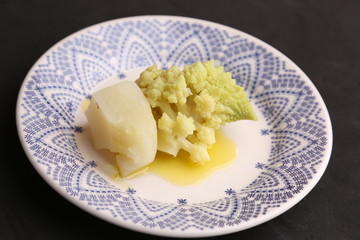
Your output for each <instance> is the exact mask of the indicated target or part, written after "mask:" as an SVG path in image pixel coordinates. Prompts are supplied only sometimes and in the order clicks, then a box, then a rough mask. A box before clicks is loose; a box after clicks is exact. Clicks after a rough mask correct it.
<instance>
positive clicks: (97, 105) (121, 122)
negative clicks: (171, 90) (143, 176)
mask: <svg viewBox="0 0 360 240" xmlns="http://www.w3.org/2000/svg"><path fill="white" fill-rule="evenodd" d="M85 114H86V117H87V119H88V122H89V125H90V128H91V132H92V136H93V142H94V145H95V147H96V148H97V149H108V150H110V151H111V152H114V153H117V157H116V160H117V165H118V167H119V170H120V173H121V175H122V176H123V177H124V176H126V175H128V174H130V173H132V172H134V171H136V170H138V169H140V168H142V167H144V166H146V165H148V164H149V163H150V162H152V161H153V160H154V158H155V154H156V149H157V128H156V122H155V120H154V117H153V115H152V113H151V108H150V105H149V103H148V101H147V100H146V98H145V97H144V95H143V94H142V92H141V90H140V89H139V87H138V86H137V85H136V84H135V83H134V82H129V81H125V82H120V83H118V84H115V85H113V86H111V87H107V88H104V89H102V90H100V91H98V92H95V93H94V94H93V96H92V99H91V102H90V104H89V107H88V109H87V110H86V112H85Z"/></svg>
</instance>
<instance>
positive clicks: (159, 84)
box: [136, 60, 257, 164]
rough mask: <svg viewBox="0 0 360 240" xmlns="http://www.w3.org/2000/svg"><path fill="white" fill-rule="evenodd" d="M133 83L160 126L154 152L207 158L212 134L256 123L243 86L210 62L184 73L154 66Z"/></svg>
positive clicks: (198, 160)
mask: <svg viewBox="0 0 360 240" xmlns="http://www.w3.org/2000/svg"><path fill="white" fill-rule="evenodd" d="M136 83H137V84H138V86H139V87H140V88H141V90H142V92H143V93H144V95H145V97H146V98H147V100H148V102H149V103H150V105H151V107H152V111H153V115H154V118H155V120H156V121H157V126H158V150H159V151H162V152H166V153H169V154H171V155H173V156H176V155H177V153H178V151H179V150H180V149H183V150H185V151H187V152H188V153H189V154H190V159H191V160H192V161H193V162H195V163H200V164H202V163H204V162H205V161H208V160H210V157H209V155H208V152H207V150H208V148H210V147H211V146H212V145H213V144H214V143H215V130H216V129H218V128H220V127H221V126H222V125H224V124H225V123H229V122H234V121H237V120H243V119H247V120H257V117H256V114H255V112H254V110H253V108H252V107H251V104H250V100H249V99H248V97H247V96H246V92H245V91H244V89H243V88H242V87H240V86H239V85H237V84H236V81H235V80H234V79H232V77H231V73H228V72H224V68H223V67H215V66H214V61H213V60H211V61H208V62H204V63H201V62H197V63H194V64H192V65H189V66H185V67H184V69H183V70H181V69H179V68H178V67H175V66H173V67H171V68H169V69H168V70H160V69H158V68H157V67H156V66H155V65H154V66H152V67H149V68H147V69H146V70H145V71H144V72H143V73H141V75H140V78H139V79H138V80H136Z"/></svg>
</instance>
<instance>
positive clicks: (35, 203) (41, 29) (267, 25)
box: [0, 0, 360, 240]
mask: <svg viewBox="0 0 360 240" xmlns="http://www.w3.org/2000/svg"><path fill="white" fill-rule="evenodd" d="M148 14H163V15H179V16H188V17H195V18H200V19H206V20H210V21H213V22H217V23H221V24H224V25H228V26H231V27H233V28H236V29H239V30H242V31H244V32H247V33H249V34H251V35H253V36H255V37H257V38H260V39H261V40H263V41H265V42H267V43H269V44H270V45H272V46H273V47H275V48H277V49H278V50H280V51H281V52H282V53H284V54H285V55H286V56H288V57H289V58H290V59H291V60H293V61H294V62H295V63H296V64H297V65H298V66H299V67H300V68H301V69H302V70H303V71H304V72H305V73H306V74H307V75H308V76H309V77H310V79H311V80H312V81H313V82H314V84H315V86H316V87H317V88H318V90H319V92H320V93H321V95H322V96H323V98H324V100H325V103H326V105H327V107H328V110H329V112H330V116H331V119H332V124H333V130H334V147H333V153H332V156H331V160H330V163H329V166H328V168H327V170H326V172H325V174H324V176H323V177H322V179H321V180H320V182H319V183H318V185H317V186H316V187H315V188H314V189H313V190H312V191H311V192H310V194H309V195H307V196H306V197H305V198H304V199H303V200H302V201H301V202H300V203H298V204H297V205H295V207H293V208H292V209H290V210H289V211H287V212H286V213H284V214H282V215H280V216H279V217H277V218H275V219H273V220H271V221H269V222H267V223H264V224H262V225H259V226H257V227H254V228H251V229H248V230H245V231H242V232H238V233H234V234H230V235H226V236H222V237H217V239H229V240H230V239H247V240H251V239H262V240H264V239H286V240H289V239H290V240H291V239H327V240H335V239H346V240H348V239H360V220H359V219H360V210H359V207H360V193H359V189H360V187H359V181H360V176H359V175H360V163H359V162H360V143H359V141H360V110H359V107H360V104H359V103H360V86H359V85H360V77H359V76H360V61H359V59H360V1H358V0H338V1H335V0H332V1H326V0H322V1H319V0H316V1H311V0H306V1H305V0H303V1H301V0H298V1H296V0H281V1H280V0H279V1H269V0H264V1H261V0H253V1H229V0H217V1H201V0H192V1H181V0H176V1H172V0H167V1H165V0H164V1H157V0H152V1H138V0H131V1H121V0H112V1H101V0H87V1H76V0H74V1H66V0H62V1H51V0H32V1H25V0H23V1H21V0H0V81H1V85H0V88H1V93H0V104H1V105H0V127H1V130H0V134H1V135H0V141H1V142H0V149H1V155H0V156H1V161H0V240H10V239H16V240H24V239H26V240H32V239H36V240H57V239H67V240H71V239H87V240H92V239H96V240H98V239H119V238H120V239H124V234H127V238H129V239H130V238H131V239H159V237H155V236H148V235H144V234H140V233H135V232H131V231H128V230H125V229H123V228H120V227H117V226H114V225H111V224H109V223H107V222H104V221H102V220H99V219H97V218H96V217H93V216H91V215H89V214H88V213H86V212H83V211H82V210H80V209H78V208H77V207H75V206H74V205H72V204H71V203H69V202H68V201H67V200H65V199H64V198H62V197H61V196H60V195H58V194H57V193H56V192H55V191H54V190H53V189H51V188H50V187H49V186H48V185H47V184H46V183H45V182H44V180H42V178H41V177H40V176H39V175H38V174H37V172H36V171H35V170H34V168H33V167H32V166H31V164H30V162H29V161H28V159H27V157H26V156H25V154H24V152H23V150H22V147H21V146H20V143H19V140H18V135H17V131H16V122H15V104H16V98H17V93H18V91H19V88H20V85H21V83H22V81H23V79H24V77H25V75H26V73H27V72H28V71H29V69H30V68H31V66H32V65H33V64H34V62H35V61H36V60H37V59H38V58H39V57H40V56H41V55H42V54H43V53H44V52H45V51H46V50H47V49H49V48H50V47H51V46H52V45H53V44H55V43H56V42H58V41H59V40H61V39H62V38H64V37H66V36H68V35H69V34H71V33H73V32H75V31H77V30H80V29H82V28H84V27H87V26H90V25H93V24H96V23H99V22H102V21H105V20H110V19H115V18H121V17H127V16H136V15H148ZM69 216H70V217H69Z"/></svg>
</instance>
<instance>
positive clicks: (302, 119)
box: [18, 17, 331, 231]
mask: <svg viewBox="0 0 360 240" xmlns="http://www.w3.org/2000/svg"><path fill="white" fill-rule="evenodd" d="M209 59H215V61H216V63H218V64H221V65H223V66H224V67H225V70H226V71H230V72H232V74H233V78H235V79H236V81H237V82H238V84H240V85H242V86H243V87H244V88H245V89H246V91H247V92H248V94H249V97H250V98H251V101H252V102H253V104H255V105H256V106H257V108H258V109H259V110H260V112H261V114H262V115H263V117H264V118H265V119H266V122H267V128H266V129H262V130H261V132H259V133H258V134H261V135H262V136H264V137H270V138H271V150H270V155H269V157H268V160H267V161H266V162H261V163H260V162H259V163H257V164H256V165H255V166H254V169H256V170H257V171H259V175H258V177H257V178H256V179H254V181H253V182H252V183H251V184H249V185H248V186H247V187H245V188H243V189H232V188H229V189H224V196H223V198H221V199H217V200H214V201H210V202H204V203H196V204H195V203H192V202H191V199H185V198H179V199H175V200H174V202H173V203H164V202H158V201H153V200H149V199H144V198H142V197H139V196H138V195H140V194H139V193H138V192H137V191H136V189H133V188H128V189H119V188H117V187H115V186H112V185H111V184H110V183H108V182H107V181H106V180H104V179H103V178H102V177H101V175H99V174H98V173H97V171H96V167H97V165H96V162H94V161H92V160H91V161H88V160H86V159H84V157H83V156H82V153H81V152H80V151H79V148H78V146H77V143H76V140H75V137H76V134H82V128H81V126H76V124H75V122H74V118H75V113H76V111H77V110H78V107H79V106H80V103H81V101H82V100H83V99H84V98H85V97H88V98H89V97H90V96H91V93H92V91H93V88H94V87H95V86H96V85H97V84H98V83H100V82H102V81H103V80H105V79H108V78H109V77H111V76H114V75H117V76H120V77H121V78H124V77H125V76H126V72H127V71H128V70H131V69H134V68H137V67H146V66H150V65H153V64H157V65H158V66H159V67H160V68H163V69H166V68H168V67H169V66H171V65H177V66H183V65H187V64H191V63H194V62H196V61H206V60H209ZM19 106H20V109H18V110H19V111H20V112H21V115H20V123H19V124H20V128H21V129H22V132H23V134H24V141H25V144H26V146H27V148H28V149H30V152H31V155H32V157H31V159H32V160H34V162H35V164H37V165H40V166H41V167H42V168H44V169H46V170H44V173H46V174H47V175H48V176H50V177H51V178H52V180H53V181H55V182H56V184H57V185H58V186H59V187H60V188H62V189H64V191H66V193H67V194H68V195H69V196H70V197H72V198H75V199H76V200H79V201H81V202H82V203H83V204H85V205H88V206H90V207H92V208H93V209H95V210H96V211H99V212H107V213H108V214H111V216H113V217H114V218H118V219H120V220H121V221H126V222H132V223H133V224H136V225H142V226H144V227H146V228H155V229H167V230H170V231H187V230H188V229H198V230H206V229H217V228H224V227H228V226H237V225H240V224H241V223H243V222H248V221H250V220H253V219H256V218H258V217H259V216H262V215H266V214H267V213H268V212H269V211H270V209H272V208H279V207H281V206H282V204H284V203H287V202H288V201H289V200H291V199H292V198H294V196H295V195H297V194H299V193H300V192H301V191H302V190H303V189H304V188H305V187H306V185H308V183H309V181H311V180H312V179H313V178H314V176H316V175H317V174H318V173H317V169H318V168H317V166H318V165H321V164H323V162H324V161H325V162H326V161H327V159H324V157H325V150H326V149H327V148H329V144H330V143H329V134H330V133H329V130H328V126H329V118H328V116H327V113H326V109H324V106H323V104H321V99H319V96H318V93H317V91H316V89H315V88H314V87H313V86H312V84H311V82H310V81H309V80H308V79H306V78H305V77H304V75H303V74H302V73H300V70H298V68H296V67H295V66H293V65H292V64H289V60H288V59H286V57H284V56H283V55H281V54H280V53H278V52H277V51H274V50H273V49H272V48H270V47H268V46H267V45H266V44H263V43H261V42H259V41H257V40H256V39H254V38H252V37H250V36H248V35H246V34H243V33H241V32H239V31H235V30H233V29H230V28H227V27H223V26H220V25H215V24H212V23H209V22H205V21H198V20H189V19H186V18H172V17H140V18H128V19H120V20H116V21H111V22H107V23H103V24H99V25H96V26H93V27H91V28H88V29H85V30H83V31H81V32H79V33H77V34H75V35H73V36H71V37H69V38H67V39H65V40H63V41H61V42H60V43H59V44H57V45H56V46H55V47H54V48H53V49H52V50H50V51H49V52H47V53H46V54H45V55H44V57H43V58H42V59H41V61H40V62H38V63H37V64H36V65H35V66H34V68H33V69H32V71H31V72H30V74H29V75H28V77H27V79H26V80H25V82H24V87H23V98H21V99H20V105H19ZM330 147H331V146H330Z"/></svg>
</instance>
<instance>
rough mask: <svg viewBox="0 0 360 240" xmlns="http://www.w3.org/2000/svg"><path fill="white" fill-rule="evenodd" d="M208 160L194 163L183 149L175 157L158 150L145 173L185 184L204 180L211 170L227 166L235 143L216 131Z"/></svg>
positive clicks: (234, 156) (233, 153) (233, 152)
mask: <svg viewBox="0 0 360 240" xmlns="http://www.w3.org/2000/svg"><path fill="white" fill-rule="evenodd" d="M209 155H210V161H208V162H205V163H204V164H203V165H199V164H195V163H193V162H192V161H191V160H190V159H189V155H188V154H187V153H186V152H185V151H180V152H179V154H178V156H177V157H173V156H171V155H169V154H166V153H162V152H158V153H157V155H156V157H155V160H154V162H152V163H151V164H150V165H149V166H148V169H147V173H152V174H155V175H157V176H159V177H161V178H163V179H165V180H167V181H168V182H170V183H173V184H175V185H180V186H187V185H191V184H196V183H199V182H201V181H203V180H205V179H206V178H207V177H208V176H209V175H210V174H212V173H213V172H215V171H217V170H220V169H224V168H226V167H228V166H229V165H230V164H231V163H232V162H233V161H234V160H235V159H236V155H237V151H236V145H235V143H234V142H233V141H232V140H231V139H230V138H228V137H226V136H225V135H224V134H223V132H222V131H216V143H215V144H214V145H213V146H212V147H211V148H210V149H209Z"/></svg>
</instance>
